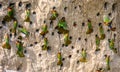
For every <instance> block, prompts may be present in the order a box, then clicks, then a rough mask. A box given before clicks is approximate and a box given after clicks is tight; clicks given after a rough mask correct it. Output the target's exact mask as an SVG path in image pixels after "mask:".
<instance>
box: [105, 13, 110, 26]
mask: <svg viewBox="0 0 120 72" xmlns="http://www.w3.org/2000/svg"><path fill="white" fill-rule="evenodd" d="M103 22H104V24H105V25H107V26H108V24H109V23H110V22H111V20H110V18H109V17H108V16H107V15H104V16H103Z"/></svg>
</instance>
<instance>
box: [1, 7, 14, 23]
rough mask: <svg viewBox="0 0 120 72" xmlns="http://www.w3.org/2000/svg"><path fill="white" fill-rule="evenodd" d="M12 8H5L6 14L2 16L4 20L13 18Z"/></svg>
mask: <svg viewBox="0 0 120 72" xmlns="http://www.w3.org/2000/svg"><path fill="white" fill-rule="evenodd" d="M14 13H15V11H14V8H13V7H8V8H7V15H6V16H5V17H4V18H3V20H4V21H7V22H9V21H11V20H12V19H14Z"/></svg>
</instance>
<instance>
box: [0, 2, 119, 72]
mask: <svg viewBox="0 0 120 72" xmlns="http://www.w3.org/2000/svg"><path fill="white" fill-rule="evenodd" d="M20 1H21V2H22V4H21V7H19V6H18V5H19V2H20ZM10 2H14V3H15V11H16V16H15V17H16V18H17V20H18V24H19V25H23V26H24V27H26V28H27V30H29V32H30V36H29V38H28V39H27V40H26V39H23V42H24V47H25V48H24V50H26V53H25V57H24V58H20V57H18V56H17V55H16V51H17V48H16V46H15V40H16V38H15V37H13V36H12V38H11V41H10V44H11V46H12V48H11V50H7V49H3V48H2V43H3V41H4V35H5V33H10V31H9V29H10V28H11V27H12V24H13V21H11V22H7V23H6V25H4V24H2V20H3V17H4V16H5V15H6V14H7V10H6V8H7V6H8V5H9V3H10ZM105 2H107V3H108V4H107V5H106V8H104V4H105ZM28 3H31V6H30V10H31V15H30V19H31V20H32V23H31V24H30V23H27V22H24V19H25V6H26V4H28ZM114 3H116V5H115V9H114V11H113V10H112V6H113V4H114ZM0 4H1V5H2V7H1V8H0V26H1V27H2V28H0V72H4V71H6V72H10V71H9V70H11V72H16V71H19V72H96V70H97V69H99V68H103V69H104V68H106V62H105V57H104V55H105V54H107V55H110V67H111V69H110V70H109V71H107V70H105V71H104V72H120V71H119V70H120V52H119V48H120V24H119V23H120V20H119V17H120V0H1V1H0ZM53 7H56V10H57V12H58V13H59V17H58V18H57V20H55V21H54V22H53V26H52V27H51V26H50V20H49V18H50V11H51V10H52V8H53ZM33 12H34V13H33ZM110 13H111V14H110ZM104 15H109V17H110V18H114V19H113V22H112V26H113V27H116V31H114V32H113V31H109V32H108V27H107V26H106V25H104V24H103V16H104ZM62 17H65V19H66V22H67V25H68V29H69V31H70V36H71V37H72V39H71V41H72V43H71V44H70V45H69V46H68V47H65V46H64V47H62V44H63V43H64V40H63V35H60V36H59V34H58V33H57V31H56V30H55V29H54V27H55V26H56V25H57V23H58V21H59V20H60V19H61V18H62ZM88 19H90V20H91V23H92V25H93V29H94V31H93V33H92V34H89V35H87V34H86V30H87V20H88ZM44 22H45V24H47V25H48V30H49V33H48V34H47V35H46V37H47V38H48V42H49V46H50V47H51V50H50V51H43V50H42V48H41V47H42V45H43V38H42V36H41V35H40V32H41V31H42V29H41V28H42V25H43V24H44ZM74 22H76V26H73V24H74ZM99 23H102V25H103V28H104V31H105V34H106V38H105V39H104V40H102V41H101V42H100V49H101V50H100V51H99V52H95V48H96V44H95V35H96V34H98V35H100V33H99ZM83 24H84V26H83ZM36 29H38V32H36ZM52 32H54V35H52ZM114 34H116V37H115V48H117V50H118V52H117V53H114V52H113V51H112V50H110V48H109V44H108V39H112V38H114ZM85 39H86V40H87V41H85ZM82 48H85V49H86V51H87V62H85V63H82V62H79V60H80V58H81V49H82ZM60 49H61V54H62V57H63V58H64V61H63V66H62V67H61V68H60V67H59V66H57V61H58V60H57V53H58V52H59V51H60Z"/></svg>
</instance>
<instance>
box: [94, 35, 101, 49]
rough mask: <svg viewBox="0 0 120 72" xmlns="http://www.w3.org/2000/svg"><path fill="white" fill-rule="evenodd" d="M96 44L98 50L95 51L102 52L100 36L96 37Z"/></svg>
mask: <svg viewBox="0 0 120 72" xmlns="http://www.w3.org/2000/svg"><path fill="white" fill-rule="evenodd" d="M95 43H96V50H95V51H100V48H99V46H100V38H99V36H98V35H95Z"/></svg>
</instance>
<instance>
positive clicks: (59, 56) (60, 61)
mask: <svg viewBox="0 0 120 72" xmlns="http://www.w3.org/2000/svg"><path fill="white" fill-rule="evenodd" d="M57 58H58V62H57V65H60V66H61V65H62V64H63V62H62V55H61V52H59V53H58V54H57Z"/></svg>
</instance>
